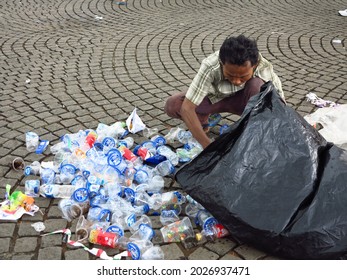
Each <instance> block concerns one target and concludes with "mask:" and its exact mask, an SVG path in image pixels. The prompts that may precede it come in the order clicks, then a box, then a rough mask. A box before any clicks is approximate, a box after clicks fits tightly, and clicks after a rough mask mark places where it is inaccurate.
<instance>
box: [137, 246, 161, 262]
mask: <svg viewBox="0 0 347 280" xmlns="http://www.w3.org/2000/svg"><path fill="white" fill-rule="evenodd" d="M163 259H164V251H163V249H162V248H161V247H159V246H153V247H151V248H149V249H148V250H146V251H145V252H144V253H143V254H142V257H141V260H163Z"/></svg>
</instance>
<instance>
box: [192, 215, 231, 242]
mask: <svg viewBox="0 0 347 280" xmlns="http://www.w3.org/2000/svg"><path fill="white" fill-rule="evenodd" d="M196 223H197V224H198V225H200V226H201V228H202V230H203V231H204V234H205V235H210V236H213V237H215V238H221V237H224V236H227V235H228V234H229V232H228V230H227V229H226V228H225V227H224V226H223V225H222V224H220V223H219V222H218V221H217V220H216V218H214V217H213V216H212V214H211V213H210V212H208V211H207V210H206V209H203V210H200V211H199V212H198V214H197V216H196Z"/></svg>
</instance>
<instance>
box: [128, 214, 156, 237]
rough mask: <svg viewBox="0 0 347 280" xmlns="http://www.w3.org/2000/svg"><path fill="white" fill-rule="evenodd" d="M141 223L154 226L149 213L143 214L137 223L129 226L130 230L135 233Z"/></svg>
mask: <svg viewBox="0 0 347 280" xmlns="http://www.w3.org/2000/svg"><path fill="white" fill-rule="evenodd" d="M141 224H145V225H149V226H150V227H152V221H151V218H150V217H148V216H147V215H142V216H141V217H140V218H139V219H138V220H137V221H136V222H135V223H133V224H132V225H130V226H129V230H130V232H131V233H134V232H135V231H137V230H138V229H139V227H140V225H141Z"/></svg>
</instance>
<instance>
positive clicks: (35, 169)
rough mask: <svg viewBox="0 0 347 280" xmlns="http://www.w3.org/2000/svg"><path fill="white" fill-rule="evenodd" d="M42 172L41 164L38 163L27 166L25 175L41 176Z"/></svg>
mask: <svg viewBox="0 0 347 280" xmlns="http://www.w3.org/2000/svg"><path fill="white" fill-rule="evenodd" d="M40 170H41V163H40V162H38V161H34V162H32V163H31V164H30V165H28V166H26V167H25V169H24V175H25V176H29V175H39V174H40Z"/></svg>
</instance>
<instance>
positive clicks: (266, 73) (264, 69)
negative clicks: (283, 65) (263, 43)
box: [256, 57, 285, 101]
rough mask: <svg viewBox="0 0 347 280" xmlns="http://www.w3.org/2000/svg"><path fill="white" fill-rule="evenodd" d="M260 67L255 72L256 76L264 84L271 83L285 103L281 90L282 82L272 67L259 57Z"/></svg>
mask: <svg viewBox="0 0 347 280" xmlns="http://www.w3.org/2000/svg"><path fill="white" fill-rule="evenodd" d="M259 66H260V67H259V68H258V69H257V70H256V76H258V77H259V78H261V79H263V80H264V81H265V82H268V81H271V82H272V83H273V85H274V86H275V88H276V89H277V91H278V94H279V95H280V96H281V97H282V99H283V101H285V97H284V92H283V89H282V82H281V80H280V78H279V77H278V76H277V74H276V73H275V71H274V69H273V66H272V64H271V63H270V62H268V61H267V60H266V59H264V58H263V57H261V62H260V65H259Z"/></svg>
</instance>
